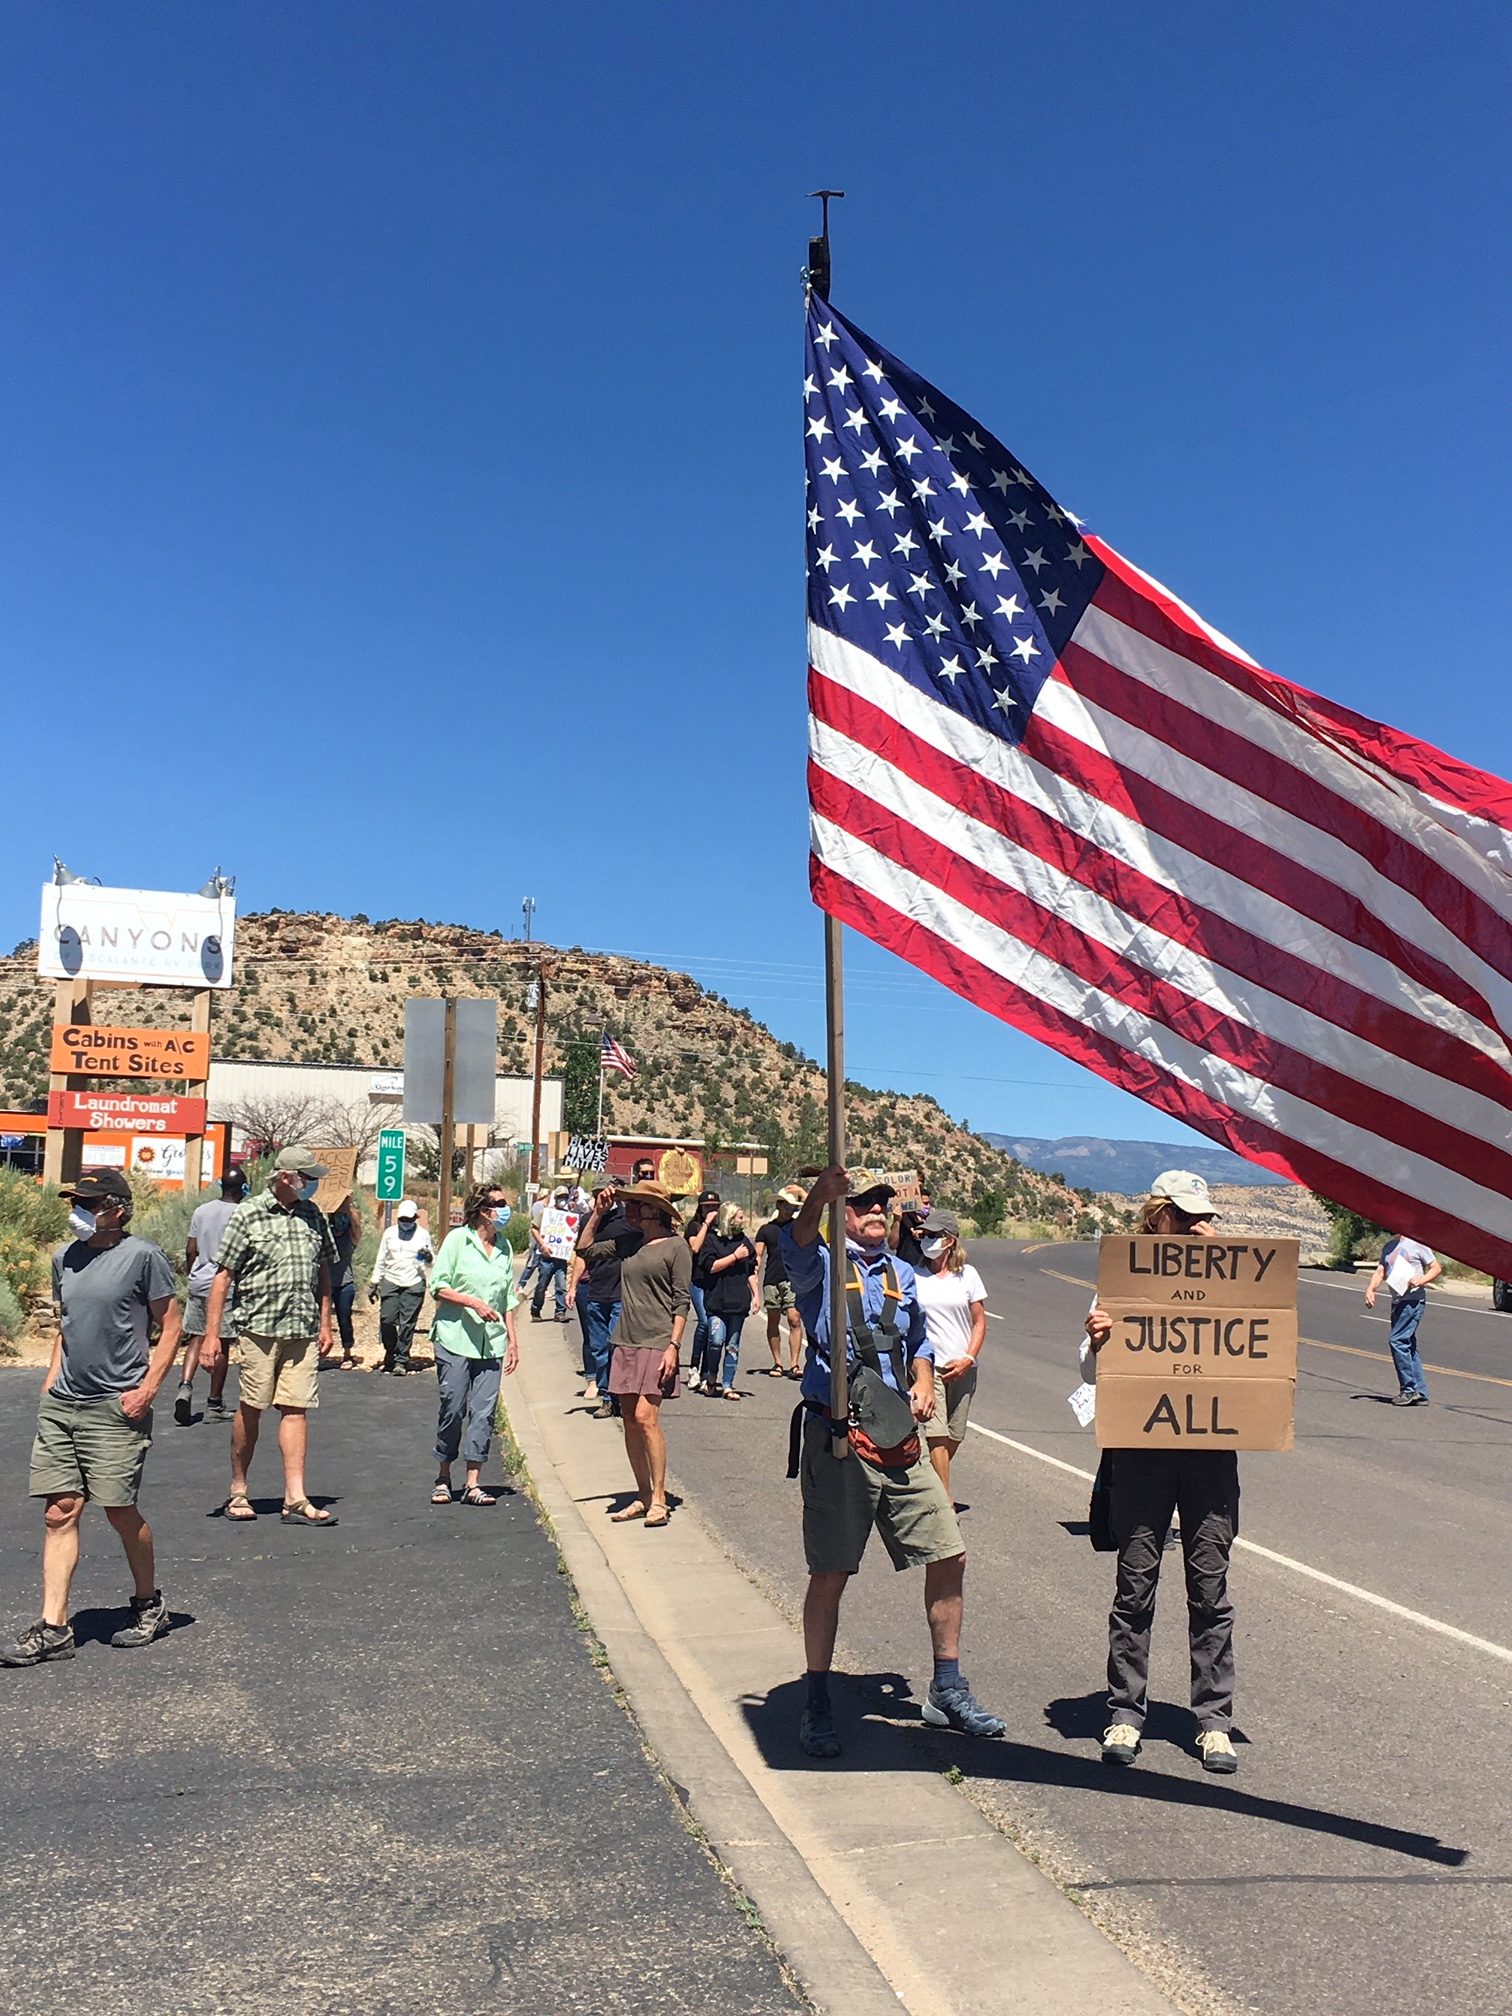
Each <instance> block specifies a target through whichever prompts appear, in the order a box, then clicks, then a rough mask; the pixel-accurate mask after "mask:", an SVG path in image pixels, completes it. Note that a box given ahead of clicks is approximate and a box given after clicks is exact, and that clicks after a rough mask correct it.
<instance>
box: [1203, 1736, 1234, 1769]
mask: <svg viewBox="0 0 1512 2016" xmlns="http://www.w3.org/2000/svg"><path fill="white" fill-rule="evenodd" d="M1197 1754H1198V1756H1199V1757H1200V1758H1201V1759H1202V1768H1203V1770H1204V1771H1224V1772H1229V1771H1237V1770H1238V1769H1239V1753H1238V1751H1237V1750H1235V1748H1234V1746H1233V1744H1232V1743H1231V1742H1230V1741H1229V1739H1228V1736H1227V1734H1226V1732H1225V1731H1224V1730H1222V1729H1204V1730H1203V1732H1202V1734H1201V1735H1200V1736H1199V1737H1198V1738H1197Z"/></svg>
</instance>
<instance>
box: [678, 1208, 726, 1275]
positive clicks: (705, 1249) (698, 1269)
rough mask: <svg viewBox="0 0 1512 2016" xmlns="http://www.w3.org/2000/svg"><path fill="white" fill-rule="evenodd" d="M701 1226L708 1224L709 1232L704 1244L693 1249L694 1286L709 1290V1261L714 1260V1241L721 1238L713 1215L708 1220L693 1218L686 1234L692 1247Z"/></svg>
mask: <svg viewBox="0 0 1512 2016" xmlns="http://www.w3.org/2000/svg"><path fill="white" fill-rule="evenodd" d="M701 1224H707V1225H708V1228H709V1230H708V1232H707V1234H706V1236H705V1238H704V1242H703V1244H702V1245H701V1246H694V1247H693V1286H694V1287H695V1288H707V1287H708V1285H709V1261H710V1260H711V1259H712V1258H713V1249H714V1241H715V1240H716V1239H717V1238H718V1237H719V1234H718V1233H717V1232H716V1231H715V1230H714V1219H713V1216H712V1215H711V1216H710V1217H709V1218H707V1219H700V1218H692V1219H690V1220H689V1221H688V1227H687V1231H686V1232H685V1234H684V1237H685V1238H686V1239H687V1241H688V1244H689V1245H690V1246H692V1245H693V1236H694V1234H695V1233H696V1232H697V1231H698V1228H699V1226H700V1225H701Z"/></svg>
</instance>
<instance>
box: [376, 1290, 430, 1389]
mask: <svg viewBox="0 0 1512 2016" xmlns="http://www.w3.org/2000/svg"><path fill="white" fill-rule="evenodd" d="M382 1286H383V1293H382V1295H381V1297H380V1298H379V1302H378V1335H379V1336H380V1337H381V1338H382V1339H383V1369H384V1371H385V1372H392V1371H393V1370H394V1368H395V1366H398V1367H400V1368H401V1369H402V1370H404V1371H406V1372H407V1371H408V1370H409V1354H410V1346H411V1344H413V1343H414V1341H415V1325H416V1323H417V1322H418V1321H419V1319H420V1305H421V1304H422V1303H423V1302H424V1300H425V1290H424V1289H423V1288H391V1287H390V1286H389V1284H388V1283H387V1281H385V1282H384V1283H383V1284H382Z"/></svg>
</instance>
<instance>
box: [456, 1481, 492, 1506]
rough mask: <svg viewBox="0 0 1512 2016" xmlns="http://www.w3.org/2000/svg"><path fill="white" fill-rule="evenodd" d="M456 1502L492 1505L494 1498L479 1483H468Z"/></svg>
mask: <svg viewBox="0 0 1512 2016" xmlns="http://www.w3.org/2000/svg"><path fill="white" fill-rule="evenodd" d="M458 1503H459V1504H462V1505H492V1504H493V1503H494V1499H493V1496H492V1494H491V1493H490V1492H487V1491H485V1490H484V1489H483V1486H482V1485H481V1484H469V1485H468V1487H467V1489H466V1490H465V1491H464V1492H463V1493H462V1496H461V1498H460V1499H459V1500H458Z"/></svg>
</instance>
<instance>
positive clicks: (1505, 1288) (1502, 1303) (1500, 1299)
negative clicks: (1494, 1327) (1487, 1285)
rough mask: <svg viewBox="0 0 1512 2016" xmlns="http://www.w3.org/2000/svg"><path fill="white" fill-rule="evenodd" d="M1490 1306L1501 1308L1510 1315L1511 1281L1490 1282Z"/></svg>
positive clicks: (1511, 1310)
mask: <svg viewBox="0 0 1512 2016" xmlns="http://www.w3.org/2000/svg"><path fill="white" fill-rule="evenodd" d="M1491 1307H1492V1308H1493V1309H1500V1310H1503V1311H1504V1312H1505V1313H1506V1314H1507V1315H1512V1281H1493V1282H1492V1283H1491Z"/></svg>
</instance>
